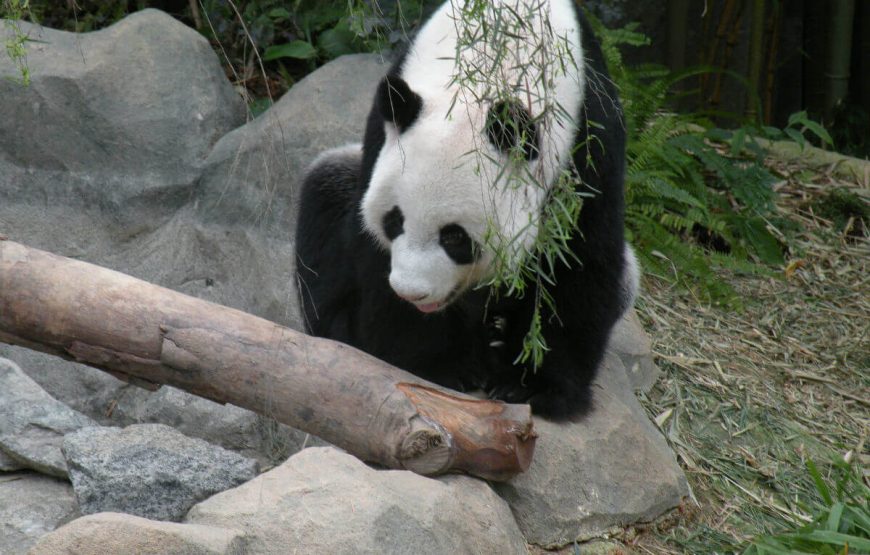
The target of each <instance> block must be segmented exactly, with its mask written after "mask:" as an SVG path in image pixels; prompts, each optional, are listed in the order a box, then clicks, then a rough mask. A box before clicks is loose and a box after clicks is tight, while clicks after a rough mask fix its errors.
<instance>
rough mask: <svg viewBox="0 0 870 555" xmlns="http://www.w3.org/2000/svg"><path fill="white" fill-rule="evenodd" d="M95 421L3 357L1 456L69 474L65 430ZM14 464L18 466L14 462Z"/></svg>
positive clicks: (0, 367)
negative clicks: (64, 440) (64, 401)
mask: <svg viewBox="0 0 870 555" xmlns="http://www.w3.org/2000/svg"><path fill="white" fill-rule="evenodd" d="M93 425H94V421H93V420H91V419H90V418H88V417H87V416H85V415H83V414H81V413H79V412H76V411H74V410H72V409H71V408H69V407H68V406H66V405H64V404H63V403H61V402H59V401H57V400H56V399H54V398H53V397H52V396H51V395H49V394H48V393H46V392H45V390H43V389H42V388H41V387H39V385H38V384H37V383H36V382H35V381H33V380H32V379H30V377H28V376H27V374H25V373H24V372H23V371H22V370H21V368H19V367H18V365H17V364H15V363H14V362H12V361H11V360H8V359H5V358H0V451H2V452H3V453H4V454H5V455H6V456H7V457H6V458H4V459H2V460H0V464H2V466H3V467H4V468H5V469H11V468H9V467H10V465H9V464H8V463H4V461H8V460H9V459H12V460H13V461H16V462H17V463H18V465H19V467H24V468H32V469H33V470H37V471H39V472H43V473H45V474H49V475H51V476H57V477H59V478H66V477H67V468H66V462H65V461H64V459H63V455H62V454H61V452H60V447H61V443H62V442H63V437H64V434H66V433H69V432H72V431H75V430H78V429H79V428H81V427H83V426H93ZM11 466H13V467H14V466H15V464H14V463H13V464H12V465H11Z"/></svg>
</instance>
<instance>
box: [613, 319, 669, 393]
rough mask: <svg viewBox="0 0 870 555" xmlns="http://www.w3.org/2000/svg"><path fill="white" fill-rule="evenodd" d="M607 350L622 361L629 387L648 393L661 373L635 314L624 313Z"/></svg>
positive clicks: (647, 338)
mask: <svg viewBox="0 0 870 555" xmlns="http://www.w3.org/2000/svg"><path fill="white" fill-rule="evenodd" d="M608 350H609V351H610V352H612V353H614V354H616V355H617V356H618V357H619V358H620V360H621V361H622V364H623V366H625V370H626V372H627V375H628V381H629V382H630V383H631V387H632V388H633V389H634V390H635V391H642V392H644V393H649V390H650V389H652V386H653V385H655V383H656V380H658V379H659V376H660V375H661V373H662V371H661V370H660V369H659V367H658V366H656V363H655V360H654V359H653V354H652V346H651V345H650V341H649V337H648V336H647V334H646V332H645V331H643V326H641V324H640V320H638V319H637V312H635V311H634V310H630V311H628V312H626V313H625V316H623V317H622V319H621V320H620V321H619V322H618V323H617V324H616V327H615V328H613V334H612V335H611V336H610V344H609V345H608Z"/></svg>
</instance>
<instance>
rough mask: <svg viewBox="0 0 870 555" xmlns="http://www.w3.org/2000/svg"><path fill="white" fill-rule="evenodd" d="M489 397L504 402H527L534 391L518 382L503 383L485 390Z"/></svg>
mask: <svg viewBox="0 0 870 555" xmlns="http://www.w3.org/2000/svg"><path fill="white" fill-rule="evenodd" d="M486 393H487V395H488V396H489V398H490V399H496V400H498V401H504V402H505V403H527V402H528V401H529V399H531V398H532V396H533V395H534V394H535V392H534V391H533V390H531V389H529V388H528V387H526V386H524V385H522V384H520V383H503V384H498V385H496V386H494V387H491V388H490V389H489V390H487V392H486Z"/></svg>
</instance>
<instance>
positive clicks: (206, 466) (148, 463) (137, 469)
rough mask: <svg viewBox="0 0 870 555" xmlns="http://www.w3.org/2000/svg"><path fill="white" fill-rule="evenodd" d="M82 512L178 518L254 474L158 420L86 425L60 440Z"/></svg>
mask: <svg viewBox="0 0 870 555" xmlns="http://www.w3.org/2000/svg"><path fill="white" fill-rule="evenodd" d="M63 452H64V455H65V456H66V460H67V466H68V467H69V471H70V479H71V481H72V484H73V489H74V490H75V493H76V498H77V499H78V502H79V507H80V508H81V511H82V513H83V514H92V513H99V512H105V511H114V512H122V513H128V514H132V515H137V516H142V517H145V518H152V519H156V520H180V519H181V518H183V517H184V515H185V514H186V513H187V511H188V509H190V507H192V506H193V505H194V504H195V503H197V502H198V501H201V500H203V499H205V498H207V497H209V496H211V495H214V494H215V493H218V492H221V491H224V490H226V489H229V488H231V487H234V486H237V485H239V484H241V483H243V482H245V481H247V480H250V479H251V478H253V477H254V476H256V475H257V463H256V461H253V460H251V459H247V458H245V457H242V456H240V455H238V454H236V453H233V452H231V451H227V450H225V449H222V448H220V447H217V446H216V445H212V444H210V443H207V442H205V441H203V440H201V439H195V438H189V437H187V436H185V435H183V434H181V433H179V432H177V431H175V430H174V429H172V428H170V427H168V426H164V425H162V424H137V425H133V426H129V427H127V428H124V429H120V428H104V427H91V428H82V429H81V430H79V431H78V432H75V433H72V434H69V435H67V436H66V439H65V440H64V443H63Z"/></svg>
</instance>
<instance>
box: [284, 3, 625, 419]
mask: <svg viewBox="0 0 870 555" xmlns="http://www.w3.org/2000/svg"><path fill="white" fill-rule="evenodd" d="M475 7H477V8H481V9H483V10H484V12H478V15H477V16H471V15H470V14H469V10H470V9H472V8H475ZM487 33H489V34H487ZM469 37H471V39H470V40H469ZM475 37H476V38H475ZM481 37H483V39H484V40H482V41H481V40H480V39H481ZM548 56H549V58H548ZM487 65H488V67H487V68H484V70H483V71H485V72H489V75H488V76H487V75H477V76H475V73H474V72H475V71H480V68H481V67H482V66H487ZM493 76H495V77H494V78H490V77H493ZM496 89H497V90H496ZM621 110H622V109H621V106H620V103H619V100H618V97H617V91H616V88H615V86H614V85H613V83H612V82H611V80H610V78H609V76H608V73H607V69H606V66H605V62H604V59H603V57H602V53H601V48H600V46H599V43H598V42H597V40H596V38H595V37H594V36H593V33H592V30H591V28H590V26H589V24H588V22H587V21H586V20H585V18H584V16H583V14H582V13H581V12H580V11H579V10H578V9H577V7H576V5H575V2H573V1H572V0H500V1H486V2H482V1H481V0H450V1H448V2H447V3H445V4H444V5H442V6H441V8H440V9H438V10H437V11H435V12H434V13H433V15H432V16H431V18H430V19H429V20H428V21H427V22H426V23H425V24H424V26H423V27H422V28H421V29H420V30H419V32H418V33H417V35H416V36H415V38H414V39H413V41H412V42H411V43H410V45H409V46H408V47H407V49H406V50H405V51H404V53H402V54H401V55H400V56H399V57H398V59H397V60H396V61H395V62H394V63H393V65H392V66H391V67H390V69H389V70H388V71H387V74H386V76H385V77H384V78H383V80H382V81H381V82H380V84H379V86H378V88H377V91H376V94H375V98H374V102H373V106H372V108H371V112H370V113H369V116H368V120H367V123H366V129H365V135H364V137H363V142H362V144H361V145H359V144H354V145H349V146H345V147H341V148H338V149H334V150H331V151H328V152H326V153H324V154H322V155H321V156H319V157H318V158H317V159H316V160H315V161H314V162H313V163H312V165H311V167H310V168H309V169H308V170H307V173H306V175H305V178H304V181H303V186H302V191H301V200H300V209H299V216H298V220H297V230H296V249H297V278H298V290H299V295H300V302H301V305H302V308H303V313H304V318H305V325H306V328H307V331H308V332H309V333H311V334H313V335H316V336H322V337H328V338H331V339H335V340H338V341H341V342H344V343H347V344H349V345H352V346H354V347H357V348H359V349H361V350H363V351H366V352H368V353H370V354H372V355H374V356H376V357H379V358H381V359H383V360H385V361H387V362H389V363H391V364H393V365H395V366H397V367H399V368H402V369H405V370H408V371H410V372H412V373H414V374H416V375H418V376H421V377H423V378H425V379H428V380H430V381H433V382H435V383H438V384H440V385H443V386H446V387H449V388H453V389H456V390H460V391H467V390H476V389H482V390H483V391H484V392H486V393H487V394H488V395H489V397H491V398H494V399H501V400H504V401H507V402H525V403H529V404H530V405H531V407H532V411H533V413H534V414H537V415H540V416H543V417H546V418H551V419H554V420H565V419H572V420H574V419H577V418H579V417H581V416H582V415H584V414H586V413H587V412H588V411H589V409H590V407H591V406H592V387H591V385H592V381H593V379H594V377H595V375H596V369H597V368H598V366H599V364H600V363H601V362H602V359H603V356H604V352H605V349H606V347H607V343H608V339H609V336H610V333H611V330H612V328H613V327H614V325H615V324H616V322H617V321H618V320H619V318H620V317H621V315H622V314H623V313H624V312H625V311H626V309H627V308H628V307H629V306H630V305H631V304H632V303H633V302H634V296H635V293H636V291H637V282H638V277H637V273H638V272H637V263H636V260H635V257H634V254H633V252H632V250H631V248H630V247H629V246H628V245H627V243H626V241H625V239H624V236H623V213H624V203H623V180H624V172H625V130H624V125H623V118H622V111H621ZM508 174H509V175H513V176H516V175H521V177H522V176H530V177H529V178H528V179H523V178H520V179H504V178H503V176H505V175H508ZM565 176H567V178H568V179H569V188H573V190H575V191H577V192H582V193H583V195H584V196H585V198H584V200H583V204H582V208H581V210H580V214H579V218H577V220H576V223H575V224H574V228H573V230H572V233H571V234H570V237H569V238H568V239H567V243H566V244H567V247H568V248H569V250H570V254H571V256H570V257H565V256H561V257H555V258H554V259H552V260H549V261H548V262H547V263H548V264H549V266H548V268H549V269H550V276H549V277H548V278H547V280H546V283H545V285H546V286H547V287H548V293H549V294H550V295H551V298H552V300H553V301H554V302H553V304H554V305H555V307H556V312H555V313H553V311H552V309H551V308H550V307H549V305H547V306H543V307H542V306H541V304H540V297H539V296H537V295H536V294H535V292H534V290H533V289H534V287H532V288H529V289H526V291H525V293H524V294H522V295H516V294H515V295H508V294H505V292H504V291H499V290H496V289H497V288H496V286H494V285H491V283H492V280H491V278H492V276H493V274H494V272H496V271H497V268H505V267H506V268H508V269H510V268H511V264H522V263H524V261H526V260H528V253H529V252H531V250H530V249H532V248H533V247H532V246H533V245H534V244H535V240H536V238H537V233H538V232H539V231H540V218H541V215H542V214H543V213H544V208H545V206H546V203H547V202H553V195H552V194H551V193H552V188H553V187H554V186H555V183H556V181H557V180H558V179H565ZM505 253H507V254H505ZM505 260H507V262H505ZM499 264H502V266H499ZM550 282H552V283H550ZM536 283H537V285H540V280H537V281H536ZM488 284H490V285H488ZM536 309H537V310H538V311H540V315H541V318H540V320H539V322H540V332H541V333H542V335H543V337H544V339H545V341H546V345H547V351H546V353H545V355H544V357H543V360H542V361H540V362H539V363H537V364H532V363H531V362H530V361H528V360H526V361H525V362H523V361H521V357H519V355H520V353H521V351H522V349H523V341H524V338H525V337H526V335H527V334H528V333H529V329H530V326H531V325H532V318H533V317H534V315H535V311H536Z"/></svg>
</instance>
